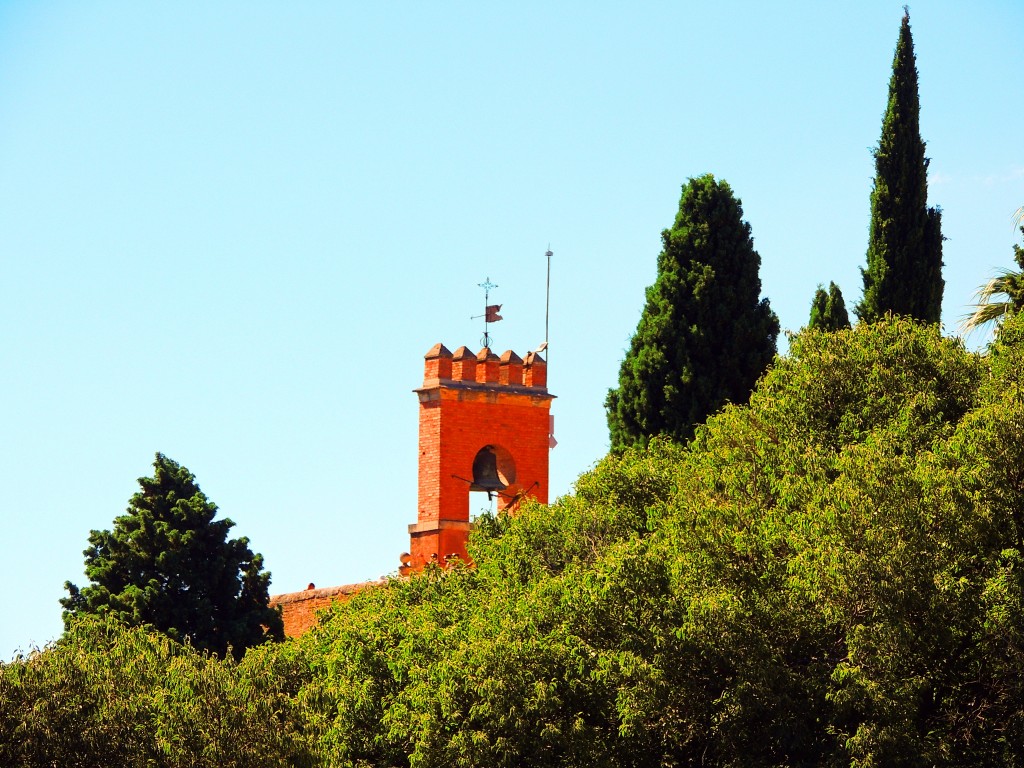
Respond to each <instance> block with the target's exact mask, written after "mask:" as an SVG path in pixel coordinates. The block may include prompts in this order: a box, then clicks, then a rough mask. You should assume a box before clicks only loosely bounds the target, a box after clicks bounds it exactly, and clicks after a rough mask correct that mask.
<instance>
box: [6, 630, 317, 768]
mask: <svg viewBox="0 0 1024 768" xmlns="http://www.w3.org/2000/svg"><path fill="white" fill-rule="evenodd" d="M269 649H270V646H264V647H261V648H258V649H253V650H251V651H250V652H249V653H248V654H247V655H246V656H245V659H244V660H243V661H242V662H241V664H236V663H235V662H234V661H233V659H232V658H231V656H228V657H227V658H226V659H218V658H217V657H214V656H211V655H209V654H206V653H201V652H199V651H196V650H195V649H193V648H190V647H188V646H182V645H180V644H178V643H176V642H175V641H173V640H171V639H170V638H169V637H167V636H166V635H163V634H161V633H159V632H155V631H153V630H148V629H145V628H141V627H133V628H129V627H126V626H124V625H122V624H118V623H117V622H115V621H113V620H110V621H107V620H104V619H101V618H98V617H95V616H86V617H83V618H81V619H79V620H76V621H74V622H72V624H71V626H70V627H69V629H68V631H67V632H66V633H65V634H64V636H63V637H62V638H61V639H60V640H59V641H58V642H57V643H56V644H55V645H53V646H51V647H50V648H47V649H46V650H45V651H37V652H35V653H32V654H30V655H29V656H27V657H22V658H18V659H15V660H14V661H13V662H11V663H10V664H3V665H0V765H3V766H7V767H8V768H20V767H22V766H24V767H25V768H28V767H29V766H32V767H35V766H39V767H40V768H42V766H124V767H125V768H129V767H133V766H139V768H150V767H154V768H155V767H160V768H164V767H167V768H170V767H172V766H174V767H175V768H177V767H179V766H180V767H181V768H184V767H185V766H188V767H189V768H202V767H204V766H209V768H232V767H233V766H237V767H238V768H242V767H243V766H245V767H246V768H257V767H259V768H262V767H263V766H286V765H287V766H301V765H316V764H318V763H316V762H314V761H313V760H312V758H311V756H310V754H309V752H308V750H307V748H306V747H305V741H304V739H303V735H302V734H301V733H300V731H299V730H298V729H299V728H300V727H301V724H302V717H301V716H300V714H299V711H298V707H297V704H296V702H295V699H294V694H295V693H296V691H297V686H295V685H294V677H295V676H294V674H293V673H292V671H291V670H292V667H293V666H294V665H295V663H296V660H295V659H294V655H295V649H290V648H286V647H281V648H274V651H275V652H274V653H273V654H271V653H268V652H267V651H268V650H269ZM289 686H291V687H289Z"/></svg>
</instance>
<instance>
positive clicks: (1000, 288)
mask: <svg viewBox="0 0 1024 768" xmlns="http://www.w3.org/2000/svg"><path fill="white" fill-rule="evenodd" d="M1020 231H1021V234H1024V227H1021V228H1020ZM1013 260H1014V261H1015V262H1016V263H1017V269H1016V270H1013V269H1004V270H1002V271H1001V272H999V273H998V274H997V275H996V276H995V277H993V278H992V279H991V280H989V281H988V282H987V283H985V285H983V286H982V287H981V288H980V289H979V290H978V293H977V297H976V298H977V299H978V303H977V304H975V305H974V311H973V312H972V313H971V314H969V315H968V316H967V317H966V318H964V322H963V325H962V328H963V330H964V331H968V332H969V331H972V330H974V329H976V328H980V327H982V326H984V325H987V324H989V323H999V322H1000V321H1002V319H1003V318H1004V317H1006V316H1007V315H1012V314H1014V313H1015V312H1020V311H1021V310H1022V309H1024V248H1021V247H1020V246H1019V245H1014V246H1013ZM1000 296H1001V297H1003V298H1002V299H998V298H997V297H1000Z"/></svg>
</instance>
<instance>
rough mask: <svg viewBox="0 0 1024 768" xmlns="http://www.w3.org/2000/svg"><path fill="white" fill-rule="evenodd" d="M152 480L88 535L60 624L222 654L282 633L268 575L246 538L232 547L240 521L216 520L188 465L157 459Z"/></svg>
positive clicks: (240, 650)
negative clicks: (154, 635)
mask: <svg viewBox="0 0 1024 768" xmlns="http://www.w3.org/2000/svg"><path fill="white" fill-rule="evenodd" d="M153 469H154V472H153V477H142V478H139V485H140V486H141V487H142V490H141V491H140V492H138V493H136V494H135V495H134V496H132V498H131V501H130V502H129V505H128V509H127V511H126V513H125V514H124V515H121V516H120V517H118V518H116V519H115V520H114V530H113V531H92V533H91V534H90V535H89V545H90V546H89V548H88V549H86V550H85V552H84V554H85V573H86V575H87V576H88V577H89V580H90V581H91V582H92V583H91V584H89V585H88V586H86V587H84V588H82V589H79V588H78V587H77V586H75V585H74V584H72V583H71V582H66V583H65V585H64V587H65V589H67V591H68V593H69V594H68V596H67V597H65V598H62V599H61V601H60V602H61V605H62V606H64V623H65V626H67V627H70V625H71V623H72V622H73V621H74V619H75V617H76V616H78V615H80V614H96V615H106V616H112V617H115V618H117V619H119V620H120V621H122V622H124V623H125V624H128V625H131V626H139V625H147V626H152V627H154V628H156V629H158V630H160V631H162V632H164V633H166V634H168V635H170V636H171V637H172V638H174V639H175V640H179V641H182V642H184V641H188V642H189V643H191V644H192V646H194V647H196V648H200V649H203V650H209V651H213V652H215V653H217V654H221V655H223V654H224V653H225V652H226V651H227V649H228V648H229V647H230V648H231V649H232V650H233V652H234V654H235V655H236V656H240V655H241V654H242V653H244V651H245V649H246V648H248V647H250V646H252V645H256V644H258V643H261V642H264V641H266V640H268V639H281V637H282V635H283V629H282V623H281V616H280V614H279V613H278V612H277V611H276V610H274V609H272V608H270V607H269V606H268V602H269V595H268V588H269V584H270V574H269V573H266V572H265V571H263V558H262V556H261V555H258V554H255V555H254V554H253V553H252V552H251V551H250V550H249V541H248V539H246V538H245V537H242V538H240V539H231V540H228V538H227V534H228V531H229V530H230V529H231V528H232V527H233V526H234V523H233V522H231V520H228V519H221V520H214V516H215V515H216V513H217V506H216V505H215V504H213V503H212V502H210V501H209V500H208V499H207V498H206V495H205V494H204V493H203V492H202V491H201V490H200V488H199V486H198V484H197V483H196V479H195V477H194V476H193V475H192V473H191V472H189V471H188V470H187V469H186V468H185V467H182V466H180V465H179V464H178V463H176V462H174V461H172V460H171V459H169V458H167V457H166V456H164V455H163V454H160V453H158V454H157V455H156V459H155V461H154V462H153Z"/></svg>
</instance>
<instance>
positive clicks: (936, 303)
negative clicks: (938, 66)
mask: <svg viewBox="0 0 1024 768" xmlns="http://www.w3.org/2000/svg"><path fill="white" fill-rule="evenodd" d="M919 117H920V102H919V99H918V92H917V66H916V62H915V57H914V40H913V38H912V37H911V35H910V14H909V12H907V11H906V9H905V8H904V15H903V23H902V25H901V26H900V37H899V42H898V43H897V44H896V55H895V57H894V59H893V64H892V78H891V79H890V80H889V102H888V106H887V107H886V110H885V117H884V118H883V120H882V136H881V139H879V142H878V147H877V148H876V149H875V151H874V155H875V184H874V189H873V190H872V191H871V231H870V236H869V242H868V253H867V268H866V269H862V270H861V273H862V274H863V276H864V296H863V297H862V298H861V301H860V303H859V304H858V305H857V307H856V312H857V317H859V318H860V319H861V320H863V321H865V322H869V323H870V322H874V321H876V320H879V319H881V318H882V317H883V316H884V315H885V313H887V312H892V313H893V314H897V315H906V316H909V317H913V318H917V319H918V320H924V321H925V322H929V323H937V322H939V316H940V314H941V310H942V288H943V280H942V213H941V211H940V210H939V209H938V208H929V207H928V205H927V203H928V158H926V157H925V156H924V148H925V145H924V142H923V141H922V140H921V130H920V120H919Z"/></svg>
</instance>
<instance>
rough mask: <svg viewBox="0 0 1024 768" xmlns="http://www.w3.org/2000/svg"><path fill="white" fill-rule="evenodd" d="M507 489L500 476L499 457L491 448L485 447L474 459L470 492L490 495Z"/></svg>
mask: <svg viewBox="0 0 1024 768" xmlns="http://www.w3.org/2000/svg"><path fill="white" fill-rule="evenodd" d="M507 487H508V486H507V485H506V484H505V483H504V482H502V479H501V477H500V476H499V475H498V457H497V456H495V455H494V450H493V449H492V448H491V447H490V446H484V447H483V448H481V449H480V452H479V453H478V454H477V455H476V458H475V459H473V485H472V486H471V488H470V490H473V491H487V493H489V494H490V493H493V492H495V491H503V490H505V488H507Z"/></svg>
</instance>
